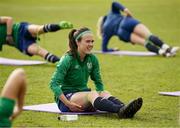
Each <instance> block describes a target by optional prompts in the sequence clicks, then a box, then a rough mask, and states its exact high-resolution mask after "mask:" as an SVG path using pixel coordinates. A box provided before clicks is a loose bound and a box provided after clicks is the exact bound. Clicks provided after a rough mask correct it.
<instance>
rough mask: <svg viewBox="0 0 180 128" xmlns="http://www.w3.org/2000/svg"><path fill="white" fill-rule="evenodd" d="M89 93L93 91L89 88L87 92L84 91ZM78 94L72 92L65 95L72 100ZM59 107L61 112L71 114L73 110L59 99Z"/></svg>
mask: <svg viewBox="0 0 180 128" xmlns="http://www.w3.org/2000/svg"><path fill="white" fill-rule="evenodd" d="M88 91H91V89H90V88H87V89H86V90H84V91H83V92H88ZM75 93H76V92H70V93H64V95H65V97H66V98H67V99H68V100H70V99H71V97H72V96H73V95H74V94H75ZM57 105H58V108H59V110H60V111H61V112H71V110H70V109H69V108H68V107H67V106H66V105H65V104H64V103H63V102H62V101H61V100H59V99H58V101H57Z"/></svg>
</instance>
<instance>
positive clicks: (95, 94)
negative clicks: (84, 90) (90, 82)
mask: <svg viewBox="0 0 180 128" xmlns="http://www.w3.org/2000/svg"><path fill="white" fill-rule="evenodd" d="M97 97H99V94H98V92H97V91H91V92H89V94H88V95H87V98H88V101H90V102H93V101H94V100H95V99H96V98H97Z"/></svg>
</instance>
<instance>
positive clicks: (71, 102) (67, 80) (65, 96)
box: [49, 28, 143, 118]
mask: <svg viewBox="0 0 180 128" xmlns="http://www.w3.org/2000/svg"><path fill="white" fill-rule="evenodd" d="M93 44H94V37H93V33H92V32H91V30H90V29H88V28H80V29H73V30H71V32H70V33H69V49H70V50H69V51H68V52H67V53H66V54H65V55H64V56H62V57H61V60H60V61H59V62H58V64H57V68H56V71H55V72H54V74H53V76H52V78H51V81H50V84H49V85H50V89H51V90H52V91H53V93H54V95H55V101H56V103H57V105H58V108H59V109H60V111H61V112H81V111H86V112H88V111H95V110H100V111H108V112H112V113H117V114H118V116H119V118H132V117H133V116H134V114H135V113H136V112H137V111H138V110H139V109H140V108H141V106H142V103H143V100H142V98H137V99H135V100H133V101H132V102H130V103H129V104H127V105H125V104H124V103H123V102H122V101H120V100H119V99H117V98H116V97H114V96H112V95H111V94H110V93H109V92H108V91H105V90H104V85H103V83H102V80H101V75H100V69H99V62H98V59H97V58H96V56H95V55H93V54H92V53H91V50H92V48H93ZM89 76H90V77H91V79H92V80H93V81H94V84H95V86H96V91H91V89H89V88H88V86H87V82H88V78H89Z"/></svg>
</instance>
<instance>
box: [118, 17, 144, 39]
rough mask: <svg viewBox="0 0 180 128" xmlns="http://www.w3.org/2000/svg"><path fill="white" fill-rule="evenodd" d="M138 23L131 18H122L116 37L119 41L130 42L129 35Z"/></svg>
mask: <svg viewBox="0 0 180 128" xmlns="http://www.w3.org/2000/svg"><path fill="white" fill-rule="evenodd" d="M139 23H140V22H139V21H138V20H136V19H134V18H132V17H124V18H123V20H122V21H121V23H120V25H119V29H118V32H117V35H118V37H119V39H120V40H122V41H125V42H130V37H131V33H132V32H133V31H134V28H135V27H136V25H138V24H139Z"/></svg>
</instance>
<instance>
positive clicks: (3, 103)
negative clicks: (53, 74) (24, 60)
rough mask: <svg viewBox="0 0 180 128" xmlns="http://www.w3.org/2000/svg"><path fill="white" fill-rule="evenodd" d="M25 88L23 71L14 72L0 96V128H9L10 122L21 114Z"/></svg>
mask: <svg viewBox="0 0 180 128" xmlns="http://www.w3.org/2000/svg"><path fill="white" fill-rule="evenodd" d="M26 86H27V84H26V75H25V72H24V70H23V69H20V68H19V69H16V70H14V71H13V72H12V73H11V74H10V76H9V78H8V80H7V82H6V83H5V85H4V87H3V90H2V92H1V95H0V127H11V125H12V121H13V120H14V119H15V118H16V117H17V116H18V115H19V114H20V113H21V111H22V108H23V104H24V97H25V92H26Z"/></svg>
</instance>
